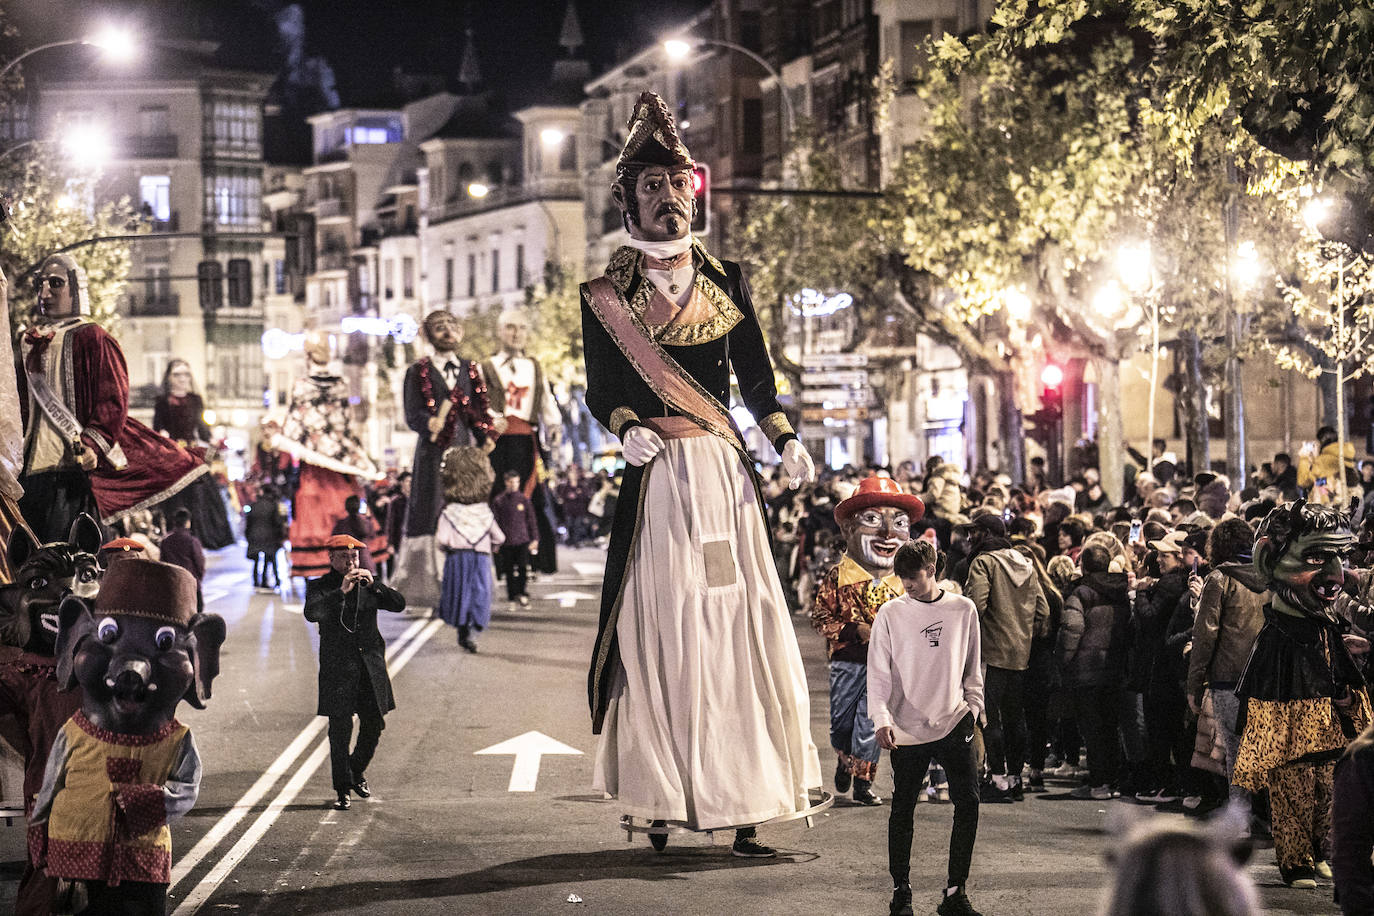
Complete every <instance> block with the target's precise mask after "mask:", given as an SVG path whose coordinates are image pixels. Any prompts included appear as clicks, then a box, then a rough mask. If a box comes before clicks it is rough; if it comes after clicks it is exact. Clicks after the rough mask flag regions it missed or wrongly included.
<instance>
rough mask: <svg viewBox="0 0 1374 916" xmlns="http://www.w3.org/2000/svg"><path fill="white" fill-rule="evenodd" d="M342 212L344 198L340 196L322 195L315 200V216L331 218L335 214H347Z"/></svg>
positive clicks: (335, 215) (317, 217)
mask: <svg viewBox="0 0 1374 916" xmlns="http://www.w3.org/2000/svg"><path fill="white" fill-rule="evenodd" d="M347 215H348V214H347V213H346V212H344V200H343V198H342V197H322V198H320V199H319V200H317V201H315V218H316V219H331V218H333V217H337V216H347Z"/></svg>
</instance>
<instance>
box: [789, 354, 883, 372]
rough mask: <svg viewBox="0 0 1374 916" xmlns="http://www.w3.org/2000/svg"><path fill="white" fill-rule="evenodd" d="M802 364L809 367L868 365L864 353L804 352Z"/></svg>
mask: <svg viewBox="0 0 1374 916" xmlns="http://www.w3.org/2000/svg"><path fill="white" fill-rule="evenodd" d="M801 364H802V366H803V367H805V368H807V369H834V368H836V367H839V366H867V365H868V357H867V356H865V355H864V354H862V353H804V354H802V358H801Z"/></svg>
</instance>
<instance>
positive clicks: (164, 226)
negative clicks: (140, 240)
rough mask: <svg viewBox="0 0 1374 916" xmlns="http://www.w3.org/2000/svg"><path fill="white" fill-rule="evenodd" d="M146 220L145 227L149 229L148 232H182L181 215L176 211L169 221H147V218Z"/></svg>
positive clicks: (169, 217)
mask: <svg viewBox="0 0 1374 916" xmlns="http://www.w3.org/2000/svg"><path fill="white" fill-rule="evenodd" d="M145 220H146V221H145V225H146V226H147V227H148V230H149V231H150V232H180V231H181V219H180V215H179V214H178V213H177V212H176V211H173V212H172V213H171V214H170V215H169V216H168V218H167V219H147V218H146V217H145Z"/></svg>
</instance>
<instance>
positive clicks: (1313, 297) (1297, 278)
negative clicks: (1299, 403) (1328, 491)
mask: <svg viewBox="0 0 1374 916" xmlns="http://www.w3.org/2000/svg"><path fill="white" fill-rule="evenodd" d="M1307 241H1308V242H1309V244H1306V245H1303V246H1302V247H1301V248H1300V249H1299V250H1298V270H1297V272H1296V274H1295V275H1294V276H1293V277H1292V278H1289V279H1281V280H1280V281H1279V283H1278V286H1279V289H1280V290H1281V291H1282V293H1283V297H1284V300H1285V301H1286V302H1287V303H1288V305H1289V306H1290V307H1291V309H1292V316H1293V318H1294V322H1293V325H1292V332H1291V333H1290V334H1289V335H1288V336H1287V338H1286V339H1272V338H1271V339H1266V340H1265V341H1264V348H1265V349H1267V350H1268V351H1269V352H1270V353H1272V354H1273V357H1274V361H1275V362H1276V363H1277V364H1278V365H1279V367H1280V368H1283V369H1291V370H1294V371H1297V372H1301V373H1302V374H1303V375H1305V376H1307V377H1308V378H1311V379H1321V377H1322V376H1323V375H1325V376H1329V377H1330V379H1331V382H1332V384H1333V387H1334V388H1335V395H1336V423H1335V426H1336V434H1337V437H1338V439H1337V441H1338V443H1339V445H1338V448H1339V454H1341V455H1344V454H1345V443H1346V440H1347V438H1348V429H1347V423H1346V409H1345V386H1346V383H1348V382H1351V381H1354V380H1355V379H1358V378H1360V377H1362V376H1364V375H1367V374H1370V373H1374V256H1371V255H1370V254H1368V253H1367V252H1356V251H1353V250H1352V249H1351V248H1350V247H1349V246H1348V245H1346V244H1345V243H1344V242H1338V241H1324V240H1321V239H1318V238H1316V236H1315V235H1314V234H1310V235H1309V236H1308V238H1307ZM1334 489H1335V490H1336V492H1337V493H1338V494H1340V495H1341V496H1342V497H1343V495H1344V490H1345V480H1344V477H1342V478H1341V479H1340V480H1339V481H1338V482H1337V483H1336V485H1335V488H1334Z"/></svg>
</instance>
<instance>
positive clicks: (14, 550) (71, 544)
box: [0, 515, 101, 657]
mask: <svg viewBox="0 0 1374 916" xmlns="http://www.w3.org/2000/svg"><path fill="white" fill-rule="evenodd" d="M100 541H101V537H100V526H99V525H98V524H96V521H95V519H93V518H91V517H90V516H89V515H79V516H77V519H76V521H75V522H73V523H72V528H71V533H70V534H69V535H68V536H67V540H66V541H65V542H64V541H56V542H54V543H52V544H39V543H38V541H37V540H36V539H35V538H34V536H33V534H31V533H30V532H29V530H28V529H27V528H16V529H15V530H14V532H13V533H12V534H11V535H10V541H9V544H8V546H7V548H6V551H7V554H8V557H9V564H10V569H13V570H14V571H15V573H14V582H13V583H12V584H10V585H6V586H4V587H3V588H0V643H4V644H5V645H7V646H18V647H19V648H21V649H24V650H25V651H28V652H32V653H34V654H35V655H43V656H49V657H51V656H52V655H54V654H55V653H56V651H57V625H58V620H57V608H58V605H59V604H61V602H62V599H63V598H65V597H66V596H67V595H76V596H77V597H79V598H94V597H95V593H96V590H97V589H98V588H99V587H100V565H99V563H97V562H96V552H97V551H99V550H100Z"/></svg>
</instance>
